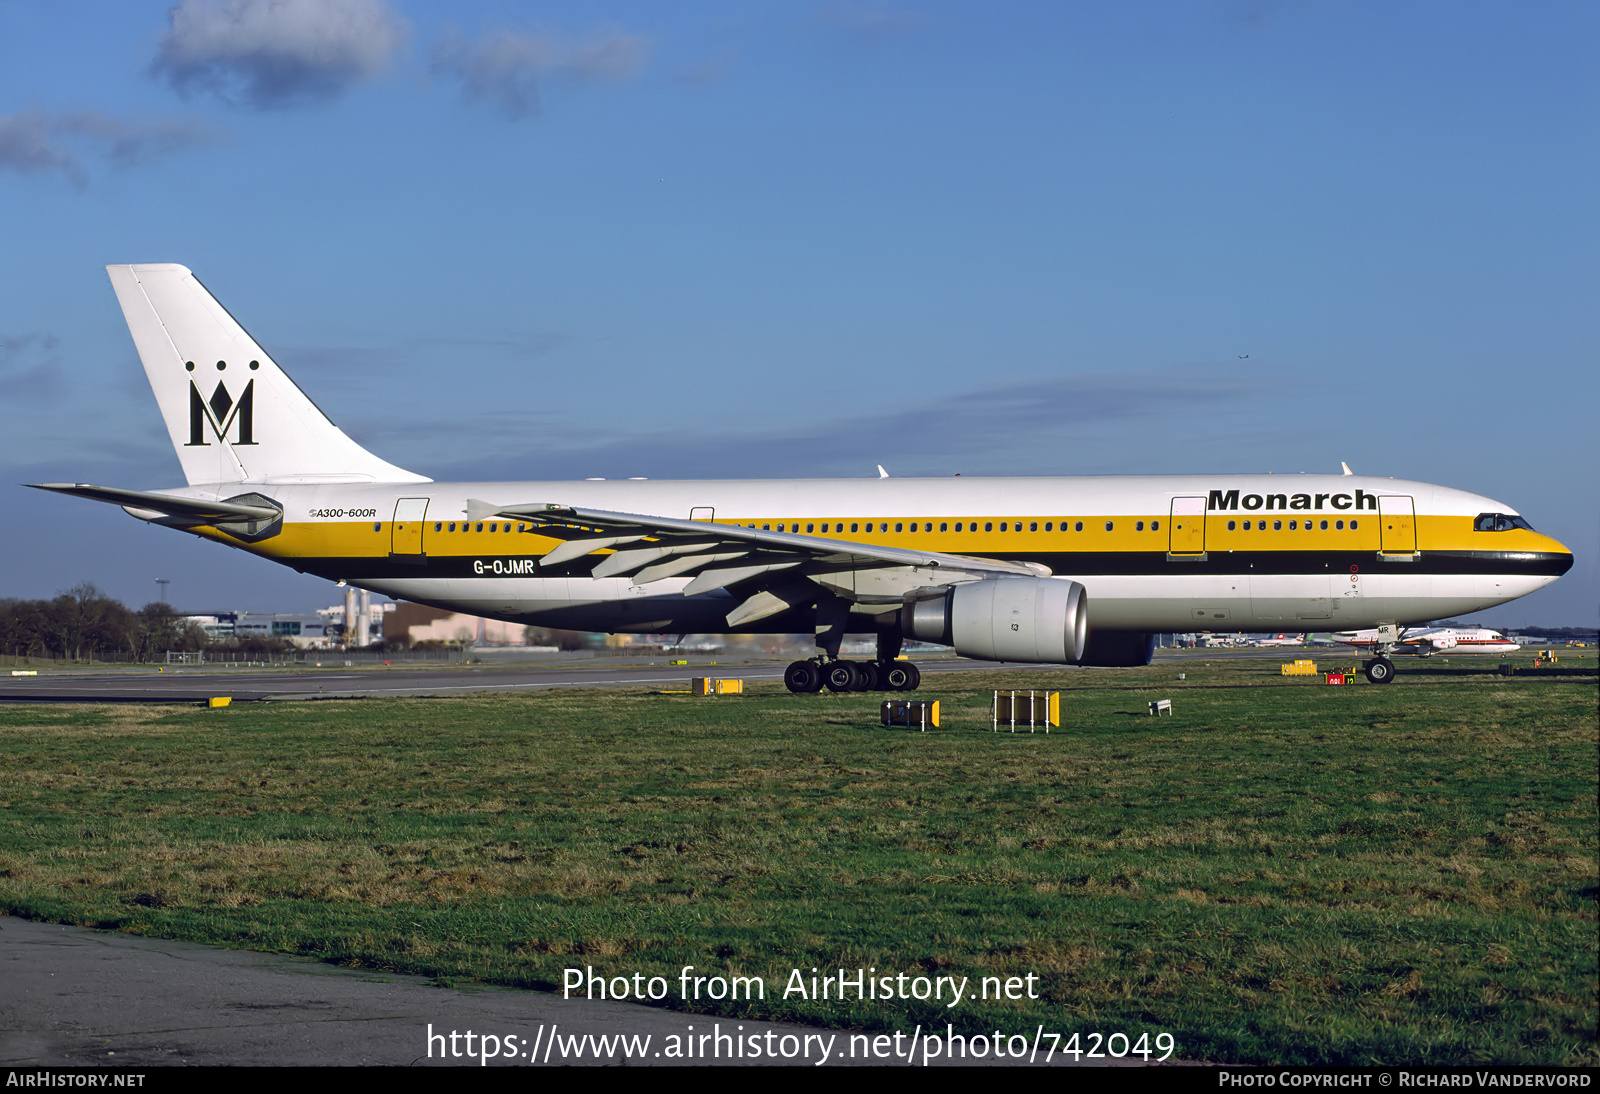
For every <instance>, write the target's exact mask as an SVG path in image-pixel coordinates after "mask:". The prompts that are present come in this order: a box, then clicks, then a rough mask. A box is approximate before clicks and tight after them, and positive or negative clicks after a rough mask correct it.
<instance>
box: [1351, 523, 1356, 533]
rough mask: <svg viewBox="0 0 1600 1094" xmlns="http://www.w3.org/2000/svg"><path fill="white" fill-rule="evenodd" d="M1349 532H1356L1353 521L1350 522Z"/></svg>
mask: <svg viewBox="0 0 1600 1094" xmlns="http://www.w3.org/2000/svg"><path fill="white" fill-rule="evenodd" d="M1350 530H1351V531H1352V532H1354V531H1355V530H1356V522H1355V521H1351V522H1350Z"/></svg>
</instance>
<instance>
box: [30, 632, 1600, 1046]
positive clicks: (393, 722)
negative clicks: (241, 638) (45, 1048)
mask: <svg viewBox="0 0 1600 1094" xmlns="http://www.w3.org/2000/svg"><path fill="white" fill-rule="evenodd" d="M1590 661H1592V657H1591V658H1590ZM1570 663H1571V661H1570V659H1567V658H1564V659H1563V662H1562V664H1563V666H1566V665H1568V664H1570ZM1461 664H1462V662H1461V660H1460V659H1457V660H1456V661H1455V662H1453V663H1452V665H1451V667H1452V668H1458V667H1460V665H1461ZM1276 665H1277V662H1276V661H1273V662H1225V661H1219V662H1214V663H1213V665H1212V666H1211V667H1207V666H1206V665H1205V663H1204V661H1203V659H1196V660H1195V661H1193V662H1190V663H1186V664H1166V665H1158V666H1153V667H1151V668H1149V669H1143V670H1131V671H1120V670H1090V671H1072V672H1063V673H1060V674H1043V673H1037V672H1030V673H1026V674H1015V675H1009V676H1008V675H1006V674H1004V673H998V672H997V673H995V674H992V675H990V674H983V675H978V674H964V675H961V676H957V677H942V678H941V677H928V678H927V679H926V682H925V684H924V693H925V694H926V695H927V696H928V697H938V698H942V699H943V700H944V701H945V721H946V726H947V728H945V729H943V730H940V731H938V732H934V733H929V734H927V735H922V734H917V733H907V732H905V731H887V730H883V729H881V728H879V727H878V726H877V725H876V722H877V717H876V710H877V702H878V699H877V697H872V696H829V695H823V696H816V697H806V698H797V697H792V696H789V695H788V694H787V693H783V692H781V691H779V690H777V689H775V688H769V689H767V690H761V689H759V688H758V689H756V690H755V691H754V692H753V693H752V694H750V695H747V696H745V697H742V698H739V697H724V698H714V699H692V698H688V697H679V696H661V695H651V694H648V693H645V692H642V691H638V690H618V691H614V692H608V693H604V694H597V693H595V692H591V691H585V692H583V693H573V692H544V693H537V694H528V695H520V696H501V697H493V698H468V699H449V700H438V699H409V700H367V701H349V702H320V703H304V704H271V705H252V706H235V707H231V708H227V709H223V710H199V709H187V708H181V709H175V708H164V709H163V708H151V707H143V708H133V707H112V708H100V707H94V708H90V707H50V708H45V707H7V708H0V908H3V909H5V910H7V911H9V912H11V913H12V914H17V915H28V916H35V917H42V918H47V919H51V920H57V921H61V922H73V923H86V924H96V925H101V926H113V927H117V928H120V929H123V930H128V931H132V932H136V933H141V934H149V935H157V936H162V937H177V938H187V939H194V940H198V941H204V942H217V943H222V944H226V945H234V946H248V947H252V948H257V949H265V950H282V951H290V952H297V953H307V954H316V955H319V956H322V957H324V958H326V959H328V960H331V961H336V962H340V963H345V964H350V965H360V966H367V967H380V968H386V969H395V970H402V971H412V972H421V973H424V974H427V975H431V976H435V977H439V978H447V979H450V980H452V981H461V980H465V979H472V978H476V979H481V980H484V981H491V982H497V983H504V984H513V985H522V986H530V987H545V988H549V987H555V986H558V985H559V984H560V982H561V979H562V970H563V969H565V968H567V967H569V966H580V967H581V966H593V967H594V968H595V969H596V970H597V971H599V972H602V973H604V974H606V975H631V974H632V973H634V972H640V973H643V974H645V975H646V976H651V975H660V976H662V977H664V978H666V979H667V980H668V981H669V982H670V983H671V985H672V987H673V996H674V1001H676V989H677V986H678V974H679V970H680V969H681V968H682V967H683V966H685V965H693V966H696V969H697V972H698V973H700V974H704V975H711V974H722V975H730V976H731V975H734V974H737V975H743V976H759V977H762V978H764V980H765V981H766V984H767V989H768V990H767V997H766V999H765V1000H764V1001H759V1002H749V1003H746V1002H739V1003H725V1004H720V1005H718V1004H713V1003H711V1002H709V1001H704V1000H702V1001H701V1003H700V1004H699V1005H698V1009H702V1010H707V1011H711V1012H714V1013H721V1014H726V1015H737V1016H762V1017H768V1018H787V1019H797V1020H802V1021H807V1022H814V1023H819V1024H820V1023H826V1024H833V1025H844V1026H852V1027H862V1028H891V1029H892V1028H900V1029H906V1030H909V1029H910V1028H911V1027H912V1025H914V1024H915V1023H917V1022H921V1023H923V1025H924V1028H927V1027H929V1026H931V1025H937V1026H938V1027H940V1028H942V1027H943V1026H944V1024H945V1023H946V1022H952V1023H954V1024H955V1026H956V1027H957V1029H958V1030H965V1031H967V1032H985V1031H989V1030H993V1029H995V1028H999V1029H1002V1030H1006V1031H1016V1032H1026V1033H1030V1034H1031V1033H1032V1031H1033V1030H1034V1028H1035V1026H1036V1025H1039V1024H1042V1025H1043V1026H1044V1028H1045V1029H1046V1030H1047V1031H1048V1030H1056V1031H1061V1032H1067V1033H1070V1032H1072V1031H1074V1030H1081V1031H1084V1032H1089V1031H1096V1030H1098V1031H1103V1032H1111V1031H1116V1030H1122V1031H1126V1032H1129V1033H1130V1034H1132V1035H1133V1036H1135V1037H1136V1036H1137V1035H1138V1034H1139V1033H1141V1032H1149V1033H1150V1034H1151V1035H1152V1036H1154V1035H1155V1034H1156V1033H1158V1032H1169V1033H1171V1034H1173V1035H1174V1036H1175V1037H1176V1039H1177V1042H1178V1047H1179V1055H1181V1056H1183V1057H1185V1058H1190V1059H1210V1060H1227V1061H1239V1062H1259V1063H1269V1062H1273V1063H1275V1062H1285V1063H1354V1064H1360V1063H1383V1062H1387V1063H1398V1062H1406V1063H1472V1062H1527V1063H1559V1064H1580V1063H1581V1064H1590V1065H1593V1064H1595V1063H1597V1062H1600V1055H1597V1052H1596V1047H1595V1046H1596V1013H1597V1008H1596V993H1597V987H1600V980H1597V943H1596V895H1597V894H1596V889H1597V878H1596V874H1597V866H1596V861H1597V855H1596V843H1597V825H1600V821H1597V812H1596V788H1597V787H1596V784H1597V775H1596V768H1597V763H1596V761H1597V727H1596V701H1595V688H1594V678H1593V677H1588V678H1576V679H1573V678H1564V679H1554V680H1552V679H1527V678H1511V679H1500V678H1496V677H1490V676H1471V677H1467V676H1451V675H1437V674H1435V673H1434V672H1432V671H1431V668H1430V665H1429V664H1423V665H1420V666H1414V665H1413V664H1411V663H1407V664H1406V665H1404V666H1403V667H1404V668H1407V669H1411V670H1413V671H1412V672H1411V673H1410V674H1408V675H1406V676H1403V677H1402V679H1401V680H1400V682H1398V683H1396V684H1394V685H1392V686H1389V687H1373V686H1367V685H1361V686H1355V687H1346V688H1329V687H1324V686H1322V685H1320V684H1319V683H1314V682H1311V681H1308V680H1306V679H1304V678H1300V679H1294V678H1282V677H1279V676H1278V675H1277V674H1276ZM1437 667H1439V666H1437V664H1436V663H1434V664H1433V665H1432V668H1437ZM1485 667H1488V666H1485ZM1180 670H1181V671H1184V672H1186V673H1187V676H1188V679H1187V680H1186V681H1183V682H1179V681H1177V680H1176V679H1175V677H1176V673H1177V672H1178V671H1180ZM1046 682H1048V683H1049V686H1052V687H1060V688H1062V690H1063V693H1064V694H1063V698H1062V707H1063V716H1064V720H1065V721H1066V722H1067V723H1068V724H1067V726H1066V727H1065V728H1064V729H1061V730H1057V731H1055V732H1053V733H1051V734H1050V735H1049V736H1045V735H1042V734H1033V735H1028V734H1019V735H1016V736H1013V735H1011V734H1009V733H1002V734H999V735H991V734H990V733H989V732H988V702H989V699H988V691H987V689H989V688H992V687H1013V686H1021V687H1036V688H1037V687H1040V686H1042V685H1043V684H1045V683H1046ZM1150 698H1171V699H1172V700H1173V703H1174V706H1175V708H1176V710H1177V715H1176V716H1175V717H1173V718H1161V719H1153V718H1149V717H1147V716H1146V715H1145V713H1144V711H1145V704H1146V702H1147V701H1148V700H1149V699H1150ZM813 966H816V967H817V968H819V969H821V970H823V971H824V972H827V971H830V970H834V969H838V968H841V967H843V968H845V969H850V970H854V969H856V968H857V967H875V968H876V969H878V970H879V974H880V975H882V974H886V973H887V974H894V973H899V972H906V973H910V974H928V975H941V976H943V975H955V976H963V975H965V976H970V977H972V978H973V981H972V982H973V984H974V985H976V984H977V982H978V978H980V977H984V976H1003V977H1010V976H1025V975H1026V974H1028V973H1035V974H1037V976H1038V977H1039V980H1038V983H1039V985H1040V990H1039V995H1040V998H1038V999H1035V1000H1020V1001H1015V1002H1008V1001H988V1002H983V1001H979V1002H972V1001H969V1002H967V1003H964V1004H963V1005H962V1006H961V1007H959V1008H955V1009H947V1008H945V1007H942V1006H940V1005H938V1004H935V1003H931V1002H930V1003H917V1002H909V1003H906V1002H895V1003H885V1002H882V1001H872V1000H866V1001H856V1000H847V1001H844V1002H838V1001H833V1000H829V1001H827V1002H808V1001H804V1000H800V999H793V998H791V999H789V1000H784V999H782V998H781V997H780V996H781V992H782V989H783V986H784V984H785V982H786V980H787V979H788V977H789V974H790V970H791V969H794V968H799V969H801V970H802V971H803V972H804V973H806V974H807V975H809V973H810V970H811V968H812V967H813Z"/></svg>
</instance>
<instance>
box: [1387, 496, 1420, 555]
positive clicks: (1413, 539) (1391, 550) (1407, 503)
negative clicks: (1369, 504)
mask: <svg viewBox="0 0 1600 1094" xmlns="http://www.w3.org/2000/svg"><path fill="white" fill-rule="evenodd" d="M1378 528H1379V536H1380V546H1379V547H1378V551H1379V553H1381V554H1385V555H1407V556H1409V555H1415V554H1416V553H1417V516H1416V510H1415V509H1414V508H1413V506H1412V504H1411V499H1410V498H1409V497H1403V496H1390V497H1383V496H1381V495H1380V496H1379V498H1378Z"/></svg>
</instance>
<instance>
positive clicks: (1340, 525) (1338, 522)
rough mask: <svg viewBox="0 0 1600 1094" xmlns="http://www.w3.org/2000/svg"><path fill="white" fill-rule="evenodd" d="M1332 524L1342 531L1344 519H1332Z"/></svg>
mask: <svg viewBox="0 0 1600 1094" xmlns="http://www.w3.org/2000/svg"><path fill="white" fill-rule="evenodd" d="M1333 526H1334V527H1335V528H1337V529H1339V531H1341V532H1342V531H1344V521H1342V520H1336V521H1334V522H1333Z"/></svg>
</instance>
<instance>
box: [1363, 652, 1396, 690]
mask: <svg viewBox="0 0 1600 1094" xmlns="http://www.w3.org/2000/svg"><path fill="white" fill-rule="evenodd" d="M1361 671H1362V672H1364V673H1366V675H1367V682H1368V683H1372V684H1392V683H1394V662H1393V661H1391V660H1389V659H1388V658H1387V657H1374V658H1373V659H1372V660H1371V661H1368V662H1367V663H1366V664H1365V665H1363V666H1361Z"/></svg>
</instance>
